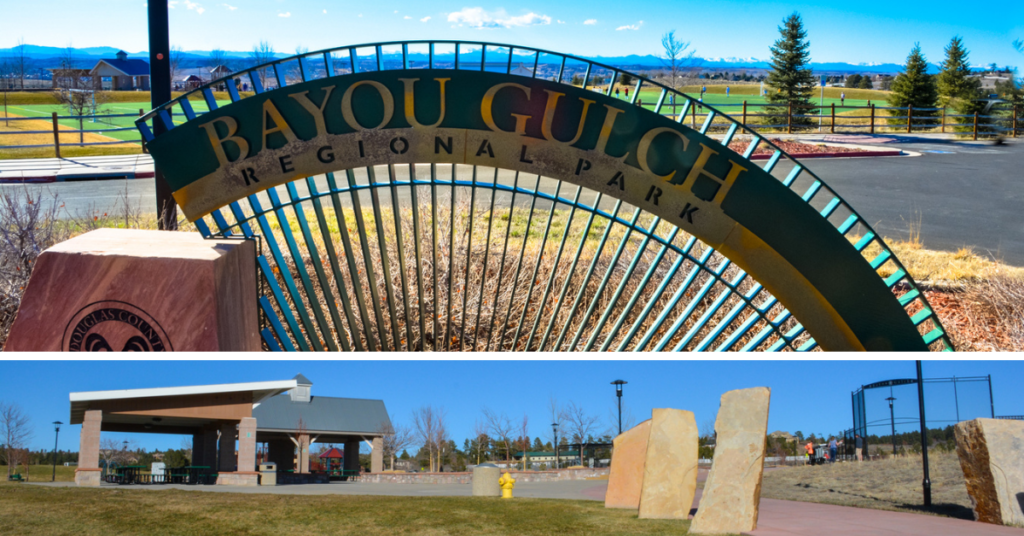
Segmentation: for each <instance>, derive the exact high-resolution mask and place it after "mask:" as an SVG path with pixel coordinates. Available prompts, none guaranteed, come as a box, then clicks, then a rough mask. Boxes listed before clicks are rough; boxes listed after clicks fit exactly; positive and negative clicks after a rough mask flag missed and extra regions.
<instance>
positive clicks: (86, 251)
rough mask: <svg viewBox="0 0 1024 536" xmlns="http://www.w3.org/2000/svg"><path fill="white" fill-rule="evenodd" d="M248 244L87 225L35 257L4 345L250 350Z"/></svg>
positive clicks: (253, 335) (251, 267) (253, 340)
mask: <svg viewBox="0 0 1024 536" xmlns="http://www.w3.org/2000/svg"><path fill="white" fill-rule="evenodd" d="M256 291H257V289H256V260H255V246H254V244H253V243H252V242H251V241H248V240H204V239H203V238H202V237H201V236H200V235H199V234H198V233H184V232H167V231H142V230H135V229H97V230H95V231H92V232H89V233H86V234H84V235H80V236H77V237H75V238H72V239H71V240H67V241H65V242H62V243H60V244H57V245H55V246H53V247H52V248H50V249H48V250H46V251H44V252H43V254H42V255H40V256H39V259H38V261H36V266H35V268H34V269H33V272H32V278H31V280H30V281H29V284H28V288H27V289H26V291H25V297H24V298H23V299H22V302H21V307H20V309H19V310H18V316H17V318H16V319H15V321H14V325H13V326H12V327H11V333H10V337H9V338H8V339H7V345H6V347H5V350H8V351H22V352H25V351H29V352H31V351H49V352H55V351H115V352H122V351H171V350H175V351H193V352H209V351H217V350H224V351H258V350H260V346H261V344H260V338H259V324H258V318H257V312H256Z"/></svg>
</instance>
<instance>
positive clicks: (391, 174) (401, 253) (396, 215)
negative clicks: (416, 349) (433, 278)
mask: <svg viewBox="0 0 1024 536" xmlns="http://www.w3.org/2000/svg"><path fill="white" fill-rule="evenodd" d="M396 180H397V178H396V177H395V165H394V164H391V165H389V166H388V182H389V183H390V185H391V186H390V188H391V212H392V219H394V220H395V247H396V248H397V249H398V277H399V279H400V280H401V283H402V307H403V311H404V313H405V337H406V339H405V349H406V350H411V349H412V343H413V340H415V339H414V336H413V334H412V325H413V324H412V313H411V312H410V310H409V281H408V274H407V273H406V269H405V240H404V237H403V235H402V208H401V206H399V203H398V187H397V186H396V185H395V181H396ZM397 306H398V304H397V303H394V302H392V305H391V315H392V318H394V317H395V316H397V315H396V314H395V313H396V310H395V308H396V307H397Z"/></svg>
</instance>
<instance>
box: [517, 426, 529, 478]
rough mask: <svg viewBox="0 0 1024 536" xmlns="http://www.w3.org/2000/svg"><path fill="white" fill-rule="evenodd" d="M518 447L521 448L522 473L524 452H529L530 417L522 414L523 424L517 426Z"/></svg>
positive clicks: (524, 466)
mask: <svg viewBox="0 0 1024 536" xmlns="http://www.w3.org/2000/svg"><path fill="white" fill-rule="evenodd" d="M519 445H520V446H522V448H523V471H525V470H526V464H527V458H528V457H529V456H527V455H526V452H527V451H529V450H530V417H528V416H527V415H526V414H525V413H524V414H523V422H522V423H520V425H519Z"/></svg>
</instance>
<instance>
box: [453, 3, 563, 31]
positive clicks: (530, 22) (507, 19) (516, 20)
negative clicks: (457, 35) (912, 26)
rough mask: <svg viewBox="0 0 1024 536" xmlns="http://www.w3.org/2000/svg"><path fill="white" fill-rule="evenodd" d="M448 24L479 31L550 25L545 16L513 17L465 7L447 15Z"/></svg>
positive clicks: (530, 14)
mask: <svg viewBox="0 0 1024 536" xmlns="http://www.w3.org/2000/svg"><path fill="white" fill-rule="evenodd" d="M448 22H453V23H455V24H456V25H458V26H469V27H470V28H476V29H478V30H480V29H485V28H488V29H493V28H513V27H517V26H536V25H544V24H551V17H549V16H547V15H538V14H536V13H533V12H530V13H527V14H525V15H519V16H514V17H513V16H509V14H508V13H506V12H505V10H504V9H498V10H497V11H493V12H487V11H484V8H482V7H467V8H463V9H462V11H455V12H453V13H449V14H448Z"/></svg>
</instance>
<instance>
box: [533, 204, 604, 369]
mask: <svg viewBox="0 0 1024 536" xmlns="http://www.w3.org/2000/svg"><path fill="white" fill-rule="evenodd" d="M603 196H604V194H603V193H601V192H598V193H597V197H596V198H595V199H594V206H593V207H592V208H593V210H591V211H590V215H589V216H587V223H586V225H584V227H583V234H582V235H581V236H580V243H579V245H578V246H577V247H576V253H575V254H574V255H573V257H572V264H571V265H570V266H569V271H568V272H566V273H567V275H566V277H565V283H562V290H561V291H560V292H559V294H558V301H556V302H555V307H554V309H552V310H551V319H550V320H548V327H547V328H545V330H544V337H542V338H541V340H540V345H538V346H537V350H543V349H544V345H545V344H547V342H548V337H549V336H550V335H551V329H552V328H554V326H555V320H557V319H558V311H559V310H561V308H562V302H563V301H564V300H565V295H566V294H567V293H568V292H569V283H570V282H572V274H573V272H575V271H576V265H577V264H578V263H579V261H580V254H581V253H583V247H584V246H586V245H587V236H589V235H590V228H591V227H592V226H593V225H594V217H595V216H597V210H598V207H600V206H601V198H602V197H603ZM566 232H569V230H568V228H567V229H566ZM552 350H553V351H555V352H557V351H558V345H556V346H555V347H554V348H552Z"/></svg>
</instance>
